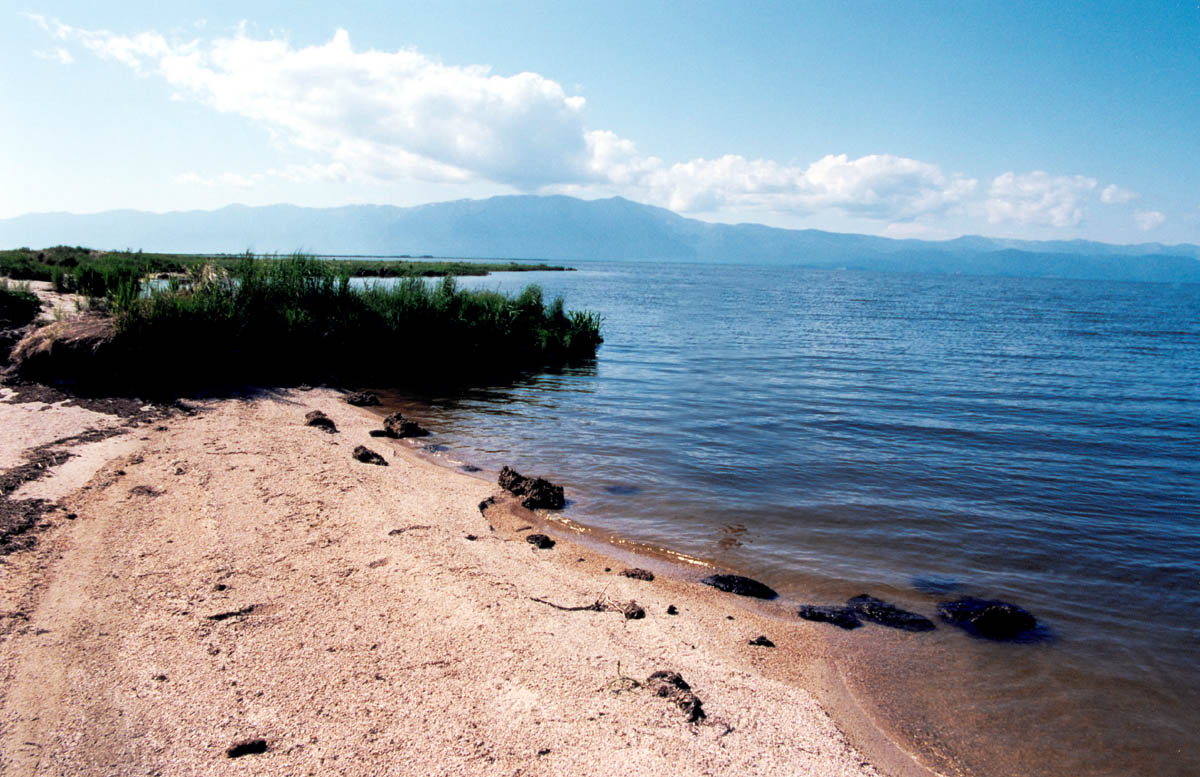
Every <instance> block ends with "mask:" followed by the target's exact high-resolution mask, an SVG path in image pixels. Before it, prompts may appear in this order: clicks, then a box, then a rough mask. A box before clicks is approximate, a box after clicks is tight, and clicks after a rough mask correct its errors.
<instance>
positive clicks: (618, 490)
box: [604, 484, 642, 496]
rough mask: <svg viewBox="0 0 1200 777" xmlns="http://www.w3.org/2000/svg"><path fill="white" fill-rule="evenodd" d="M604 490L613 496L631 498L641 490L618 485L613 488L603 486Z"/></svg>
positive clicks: (635, 487)
mask: <svg viewBox="0 0 1200 777" xmlns="http://www.w3.org/2000/svg"><path fill="white" fill-rule="evenodd" d="M604 490H605V491H606V492H607V493H610V494H613V495H614V496H633V495H634V494H636V493H638V492H639V491H641V490H642V489H640V488H638V487H637V486H630V485H625V484H619V485H615V486H605V487H604Z"/></svg>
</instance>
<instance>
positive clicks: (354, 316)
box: [39, 255, 602, 390]
mask: <svg viewBox="0 0 1200 777" xmlns="http://www.w3.org/2000/svg"><path fill="white" fill-rule="evenodd" d="M339 269H343V268H340V267H339V265H338V263H334V262H328V261H321V260H316V259H313V258H310V257H306V256H301V255H297V256H293V257H289V258H285V259H271V260H264V259H256V258H252V257H244V258H242V259H240V260H238V261H237V262H236V263H233V264H232V265H213V264H209V265H203V266H200V265H196V266H193V267H191V268H189V273H188V275H187V277H172V278H170V279H169V280H167V281H166V282H165V283H162V284H158V285H157V286H155V287H152V288H144V287H143V286H142V285H141V284H140V282H139V279H138V278H137V277H134V276H132V275H130V274H129V273H127V272H126V271H125V270H124V269H123V268H122V267H121V266H119V265H114V266H113V267H110V268H107V269H104V270H101V269H96V270H95V272H94V273H82V272H81V273H79V274H77V275H76V282H77V284H78V287H79V288H80V290H81V291H83V290H86V291H88V293H92V292H95V291H98V290H100V289H103V290H104V297H105V303H106V307H107V308H108V310H109V311H110V313H111V315H112V316H113V324H114V329H115V336H113V337H112V338H111V340H110V341H108V342H106V343H105V346H104V348H103V349H102V350H101V351H98V352H97V355H96V359H95V360H94V363H93V365H92V367H91V368H90V369H89V373H91V374H89V375H86V376H82V375H81V376H71V377H74V378H76V379H80V380H89V381H92V382H95V381H96V380H97V379H118V380H122V381H124V382H126V383H128V384H130V385H131V386H135V387H138V390H144V389H145V388H146V387H147V386H148V385H149V384H150V383H156V384H158V386H157V387H159V388H172V387H196V386H199V385H212V384H214V383H255V382H259V383H288V382H296V383H298V382H320V381H327V380H342V381H357V382H379V383H383V382H391V383H393V384H412V383H418V382H428V381H438V382H440V381H446V380H476V379H479V378H480V377H482V376H488V377H491V376H495V375H497V374H502V373H512V372H519V371H524V370H533V369H539V368H543V367H547V366H554V365H561V364H568V363H572V362H578V361H581V360H586V359H590V358H593V357H594V356H595V353H596V349H597V347H598V346H599V345H600V343H601V342H602V338H601V335H600V318H599V316H598V315H596V314H594V313H588V312H568V311H566V310H565V308H564V306H563V301H562V300H561V299H556V300H554V301H553V302H551V303H550V304H548V305H547V304H546V303H545V302H544V300H543V297H542V291H541V289H540V288H539V287H537V286H529V287H528V288H526V289H525V291H523V292H522V293H521V294H519V295H516V296H515V297H509V296H505V295H502V294H498V293H496V292H491V291H463V290H460V289H459V288H458V287H457V285H456V283H455V280H454V278H453V276H448V277H446V278H445V279H444V280H443V281H442V282H441V283H438V284H431V283H429V282H427V281H425V280H422V279H420V278H403V279H399V280H397V281H394V282H391V283H389V284H384V283H375V284H371V285H368V286H365V287H355V286H351V284H350V275H349V273H348V272H345V271H344V270H343V271H341V272H338V270H339ZM47 364H52V362H47ZM39 377H41V378H42V379H45V378H47V377H55V376H52V375H42V376H39ZM57 377H67V376H57Z"/></svg>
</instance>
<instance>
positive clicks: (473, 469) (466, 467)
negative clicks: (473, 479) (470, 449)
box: [459, 464, 479, 472]
mask: <svg viewBox="0 0 1200 777" xmlns="http://www.w3.org/2000/svg"><path fill="white" fill-rule="evenodd" d="M459 469H461V470H462V471H463V472H478V471H479V467H476V466H475V465H474V464H464V465H462V466H461V467H459Z"/></svg>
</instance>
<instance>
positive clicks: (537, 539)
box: [525, 534, 554, 550]
mask: <svg viewBox="0 0 1200 777" xmlns="http://www.w3.org/2000/svg"><path fill="white" fill-rule="evenodd" d="M525 541H526V542H528V543H529V544H530V545H532V546H534V547H535V548H538V549H540V550H549V549H550V548H553V547H554V540H552V539H550V538H549V537H547V536H546V535H545V534H530V535H529V536H528V537H526V538H525Z"/></svg>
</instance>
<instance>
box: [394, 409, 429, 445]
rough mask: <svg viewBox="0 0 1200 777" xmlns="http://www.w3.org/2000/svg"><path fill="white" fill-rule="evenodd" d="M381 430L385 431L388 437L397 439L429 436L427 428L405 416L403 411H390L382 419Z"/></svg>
mask: <svg viewBox="0 0 1200 777" xmlns="http://www.w3.org/2000/svg"><path fill="white" fill-rule="evenodd" d="M383 431H385V432H387V435H388V437H395V438H397V439H403V438H406V437H428V436H429V430H428V429H423V428H421V425H420V424H418V423H417V422H416V421H414V420H412V419H411V418H405V417H404V414H403V413H392V414H391V415H390V416H388V417H387V418H385V419H383Z"/></svg>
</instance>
